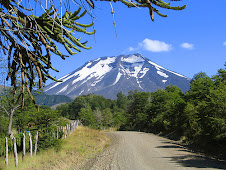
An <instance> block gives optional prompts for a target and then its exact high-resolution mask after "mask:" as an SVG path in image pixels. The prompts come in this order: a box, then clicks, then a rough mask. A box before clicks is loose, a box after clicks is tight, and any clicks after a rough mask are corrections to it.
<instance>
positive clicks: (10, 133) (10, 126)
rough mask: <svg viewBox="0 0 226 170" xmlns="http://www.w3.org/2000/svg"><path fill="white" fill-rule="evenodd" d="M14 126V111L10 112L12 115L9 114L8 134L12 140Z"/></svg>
mask: <svg viewBox="0 0 226 170" xmlns="http://www.w3.org/2000/svg"><path fill="white" fill-rule="evenodd" d="M12 125H13V111H12V110H10V113H9V126H8V134H9V137H10V138H11V139H13V134H12Z"/></svg>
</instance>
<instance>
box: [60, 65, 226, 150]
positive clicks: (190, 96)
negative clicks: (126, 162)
mask: <svg viewBox="0 0 226 170" xmlns="http://www.w3.org/2000/svg"><path fill="white" fill-rule="evenodd" d="M225 66H226V64H225ZM57 110H58V111H60V112H61V115H62V116H64V117H67V118H69V119H80V120H81V121H82V122H83V124H84V125H86V126H90V127H92V128H97V129H103V128H109V127H115V128H117V129H119V130H135V131H144V132H153V133H157V134H172V136H174V137H176V138H177V139H182V140H183V142H185V143H187V144H195V145H198V146H200V147H203V148H205V149H209V150H210V152H212V151H211V149H216V148H219V149H220V150H221V151H222V153H223V151H226V146H225V143H226V70H225V69H220V70H219V71H218V73H217V74H216V75H215V76H213V77H209V76H207V75H206V74H205V73H203V72H201V73H198V74H196V75H195V76H194V77H193V79H192V81H191V84H190V90H189V91H188V92H186V93H185V94H184V93H182V91H181V90H180V89H179V88H178V87H176V86H168V87H166V89H165V90H161V89H159V90H158V91H156V92H153V93H148V92H138V91H130V92H129V94H128V95H127V96H125V95H124V94H123V93H122V92H121V93H118V94H117V100H113V101H112V100H109V99H105V98H104V97H102V96H98V95H95V94H89V95H85V96H79V97H77V98H76V99H75V100H74V101H73V102H71V103H69V104H64V105H61V106H58V107H57ZM210 146H211V147H210ZM212 146H214V147H212Z"/></svg>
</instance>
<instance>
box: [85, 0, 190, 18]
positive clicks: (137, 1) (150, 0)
mask: <svg viewBox="0 0 226 170" xmlns="http://www.w3.org/2000/svg"><path fill="white" fill-rule="evenodd" d="M86 1H88V0H86ZM101 1H109V2H117V1H119V2H122V3H123V4H124V5H126V6H128V7H129V8H131V7H143V8H148V9H149V13H150V16H151V20H152V21H154V12H155V13H156V14H158V15H159V16H161V17H167V15H164V14H162V13H160V12H159V9H157V7H160V8H165V9H172V10H183V9H185V8H186V5H183V6H177V7H174V6H171V5H170V3H166V2H164V1H162V0H134V1H132V0H101ZM171 1H181V0H171Z"/></svg>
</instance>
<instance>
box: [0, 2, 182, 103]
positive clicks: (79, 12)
mask: <svg viewBox="0 0 226 170" xmlns="http://www.w3.org/2000/svg"><path fill="white" fill-rule="evenodd" d="M105 1H109V2H111V1H112V0H105ZM116 1H120V2H122V3H123V4H124V5H126V6H128V7H143V8H148V9H149V13H150V16H151V19H152V20H153V21H154V13H156V14H158V15H160V16H162V17H166V16H167V15H163V14H161V13H160V12H159V10H158V9H157V8H158V7H160V8H165V9H173V10H183V9H184V8H185V7H186V5H184V6H182V7H179V6H178V7H172V6H170V3H166V2H164V1H162V0H144V1H143V0H135V2H132V1H126V0H115V1H114V2H116ZM63 2H64V1H63ZM63 2H62V0H61V1H60V2H59V1H54V0H52V1H47V0H46V1H38V0H32V1H26V0H22V1H20V2H17V1H16V0H0V4H1V8H0V18H1V27H0V35H1V39H0V48H1V50H2V51H3V52H4V54H5V55H7V56H8V76H7V80H9V79H10V80H11V85H12V86H13V88H14V92H16V90H17V80H18V74H20V79H21V84H22V86H21V94H22V95H20V97H22V99H23V98H24V92H25V89H26V90H27V92H28V93H29V95H30V97H31V99H32V100H33V96H32V94H31V90H32V88H33V87H34V86H35V84H36V82H35V80H36V76H37V77H38V79H39V82H38V86H39V88H41V87H42V86H43V83H45V82H46V80H47V79H48V78H50V79H52V80H55V81H57V80H56V79H55V78H54V77H52V76H51V75H50V74H49V70H51V69H52V70H55V71H57V70H56V69H54V68H53V67H52V64H51V61H52V59H51V55H52V54H55V55H57V56H59V57H61V58H62V59H65V57H68V54H69V55H74V54H76V52H75V51H77V52H81V49H90V48H91V47H87V46H86V44H87V41H82V40H81V38H78V37H74V35H73V33H79V32H81V33H84V34H88V35H92V34H94V33H95V30H93V31H87V28H89V27H92V25H93V24H94V23H93V22H92V23H90V24H81V23H79V22H78V19H80V18H82V17H84V16H85V14H86V13H87V11H86V7H85V3H84V2H82V3H80V2H79V1H72V2H74V3H75V4H76V5H75V6H76V8H77V9H76V10H74V11H70V10H69V8H68V5H70V4H67V3H69V2H68V1H66V2H65V4H63ZM85 2H86V4H87V5H88V7H91V8H93V9H94V8H95V5H94V2H93V1H92V0H86V1H85ZM47 6H50V7H49V8H48V9H47ZM37 9H38V10H39V12H40V13H38V14H35V11H36V10H37ZM57 9H60V10H57ZM112 14H114V13H113V12H112ZM59 44H60V45H62V46H64V48H65V49H66V50H67V52H68V54H62V53H61V52H60V51H59V50H58V45H59ZM73 50H74V51H73ZM22 101H24V100H22ZM22 107H23V102H22Z"/></svg>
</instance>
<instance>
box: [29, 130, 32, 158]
mask: <svg viewBox="0 0 226 170" xmlns="http://www.w3.org/2000/svg"><path fill="white" fill-rule="evenodd" d="M29 144H30V156H31V157H32V139H31V133H30V132H29Z"/></svg>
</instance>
